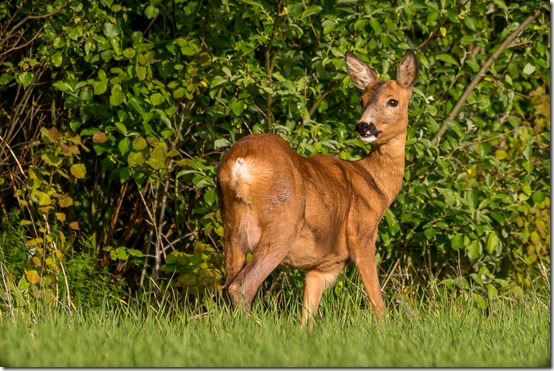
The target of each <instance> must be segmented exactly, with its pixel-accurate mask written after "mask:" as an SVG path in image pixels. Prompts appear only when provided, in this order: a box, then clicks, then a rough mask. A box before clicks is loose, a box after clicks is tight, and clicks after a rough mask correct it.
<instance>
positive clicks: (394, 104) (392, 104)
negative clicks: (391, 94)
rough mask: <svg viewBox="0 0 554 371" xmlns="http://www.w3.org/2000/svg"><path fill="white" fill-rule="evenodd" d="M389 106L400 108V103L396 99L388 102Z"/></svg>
mask: <svg viewBox="0 0 554 371" xmlns="http://www.w3.org/2000/svg"><path fill="white" fill-rule="evenodd" d="M387 106H390V107H396V106H398V101H397V100H396V99H389V100H388V101H387Z"/></svg>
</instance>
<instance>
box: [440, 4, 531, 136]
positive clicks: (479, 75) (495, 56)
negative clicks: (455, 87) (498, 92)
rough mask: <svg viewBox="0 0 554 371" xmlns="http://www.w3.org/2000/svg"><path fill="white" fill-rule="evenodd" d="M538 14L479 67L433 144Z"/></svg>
mask: <svg viewBox="0 0 554 371" xmlns="http://www.w3.org/2000/svg"><path fill="white" fill-rule="evenodd" d="M539 13H540V8H537V9H535V11H534V12H533V13H532V14H531V15H529V16H528V17H527V19H525V21H523V22H522V23H521V24H520V25H519V26H518V28H516V29H515V31H514V32H512V33H511V34H510V36H508V37H507V38H506V40H504V42H502V44H500V46H499V47H498V49H497V50H496V51H495V52H494V53H493V54H492V55H491V56H490V58H489V59H488V60H487V61H486V62H485V64H484V65H483V67H481V70H479V72H478V73H477V75H475V77H474V78H473V80H472V81H471V83H470V84H469V85H468V86H467V88H466V90H465V91H464V93H463V94H462V96H461V97H460V99H459V100H458V102H457V103H456V105H455V106H454V108H453V109H452V111H450V113H449V114H448V117H447V118H446V120H445V122H444V123H443V124H442V125H441V127H440V129H439V131H438V133H437V134H436V135H435V137H434V138H433V141H432V142H433V144H435V145H436V144H438V142H439V140H440V139H441V137H442V136H443V135H444V133H445V132H446V130H447V129H448V125H447V123H446V122H447V121H449V120H453V119H454V118H455V117H456V116H457V115H458V113H459V112H460V110H461V109H462V107H463V106H464V104H465V101H466V99H467V97H468V96H469V94H471V92H472V91H473V89H475V87H476V86H477V84H478V83H479V82H480V81H481V79H482V78H483V77H485V74H486V72H487V71H488V70H489V68H490V67H491V65H492V64H493V63H494V62H495V61H496V59H498V57H499V56H500V54H502V52H503V51H504V50H505V49H506V48H507V47H508V46H509V45H510V44H511V43H512V42H513V41H514V39H515V38H516V37H517V36H519V34H520V33H521V32H522V31H523V30H524V29H525V28H526V27H527V26H528V25H529V24H530V23H531V22H533V20H534V19H535V18H536V17H537V16H538V15H539Z"/></svg>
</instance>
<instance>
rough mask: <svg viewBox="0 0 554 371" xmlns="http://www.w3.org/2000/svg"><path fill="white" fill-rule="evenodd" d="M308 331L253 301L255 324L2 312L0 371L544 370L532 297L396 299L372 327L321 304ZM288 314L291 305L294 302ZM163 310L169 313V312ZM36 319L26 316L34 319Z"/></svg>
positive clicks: (540, 302)
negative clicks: (77, 370)
mask: <svg viewBox="0 0 554 371" xmlns="http://www.w3.org/2000/svg"><path fill="white" fill-rule="evenodd" d="M323 304H324V305H323V312H324V316H323V318H321V319H318V321H317V323H316V326H315V328H314V331H313V333H311V334H310V333H309V332H308V331H303V330H301V329H300V328H299V325H298V313H297V312H298V310H297V309H291V310H290V311H289V312H286V313H283V312H282V311H279V309H278V308H277V306H276V305H272V304H271V303H269V304H268V302H263V301H260V300H258V301H257V304H256V305H255V306H254V310H253V314H252V317H251V318H248V317H247V316H246V315H244V314H242V313H230V312H228V311H225V310H224V309H223V308H222V306H221V305H219V304H215V303H211V304H210V306H209V308H208V309H207V311H205V313H204V314H202V313H200V314H198V312H194V311H192V310H190V309H189V310H187V309H185V310H182V309H181V310H179V309H176V308H172V305H169V304H164V303H162V304H161V305H160V306H158V307H159V308H164V309H165V310H164V311H165V312H166V313H165V314H164V313H161V312H160V311H156V310H155V309H154V308H153V307H152V306H150V305H148V304H141V305H138V306H137V305H132V306H131V305H130V306H124V305H121V306H116V307H114V306H113V305H112V306H105V307H104V308H101V309H94V310H93V309H85V308H78V309H77V310H75V311H74V312H73V313H71V314H68V313H64V312H60V311H52V310H44V311H39V312H37V313H34V315H33V316H29V315H16V319H15V320H12V319H11V318H10V316H6V313H3V315H4V316H3V317H2V319H1V323H0V332H1V334H2V336H1V339H0V365H3V366H9V367H41V366H51V367H61V366H72V367H79V366H95V367H113V366H120V367H125V366H135V367H136V366H145V367H164V366H181V367H193V366H195V367H210V366H220V367H225V366H235V367H245V366H258V367H264V366H274V367H277V366H292V367H303V366H333V367H345V366H361V367H373V366H380V367H389V366H397V367H401V366H403V367H409V366H420V367H428V366H443V367H449V366H456V367H472V366H512V367H518V366H525V367H530V366H531V367H532V366H539V367H549V366H550V365H551V361H550V303H549V300H546V299H539V298H537V297H534V298H531V299H529V298H528V299H526V300H519V301H510V300H497V301H495V302H493V303H491V306H490V307H489V308H488V309H487V310H480V309H475V308H474V306H473V305H472V304H471V303H470V302H464V303H463V304H462V305H461V306H460V304H457V305H455V304H453V301H448V302H447V301H445V302H444V303H435V304H432V305H429V304H426V305H423V304H419V305H418V304H417V303H409V302H402V301H401V300H397V301H396V304H395V305H394V307H393V308H390V310H389V312H388V314H387V316H386V317H385V318H384V319H383V320H382V321H380V322H376V321H375V319H374V318H373V316H372V314H371V312H370V310H369V309H368V308H365V309H364V308H360V307H361V306H360V301H356V300H350V301H348V300H339V299H336V298H326V299H325V300H324V303H323ZM286 306H287V307H292V308H297V306H295V305H293V304H290V305H289V304H287V305H286ZM168 307H169V310H168ZM31 318H32V319H31Z"/></svg>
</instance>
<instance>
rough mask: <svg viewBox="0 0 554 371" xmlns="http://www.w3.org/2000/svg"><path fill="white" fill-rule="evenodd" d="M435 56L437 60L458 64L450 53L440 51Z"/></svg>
mask: <svg viewBox="0 0 554 371" xmlns="http://www.w3.org/2000/svg"><path fill="white" fill-rule="evenodd" d="M435 58H436V59H437V60H439V61H443V62H445V63H448V64H453V65H456V66H458V62H457V61H456V60H455V59H454V58H453V57H452V56H451V55H450V54H446V53H442V54H439V55H437V56H436V57H435Z"/></svg>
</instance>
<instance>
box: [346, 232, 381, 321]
mask: <svg viewBox="0 0 554 371" xmlns="http://www.w3.org/2000/svg"><path fill="white" fill-rule="evenodd" d="M373 240H375V239H373ZM351 253H352V257H353V260H354V263H355V264H356V267H357V268H358V272H359V273H360V276H361V277H362V282H363V283H364V286H365V288H366V291H367V295H368V297H369V301H370V302H371V304H372V306H373V309H374V311H375V314H376V316H377V319H381V317H382V316H383V314H384V313H385V303H384V302H383V296H382V294H381V285H380V284H379V274H378V272H377V261H376V260H375V242H372V243H371V244H370V246H369V248H368V247H364V248H359V246H357V247H356V248H355V249H352V251H351Z"/></svg>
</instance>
